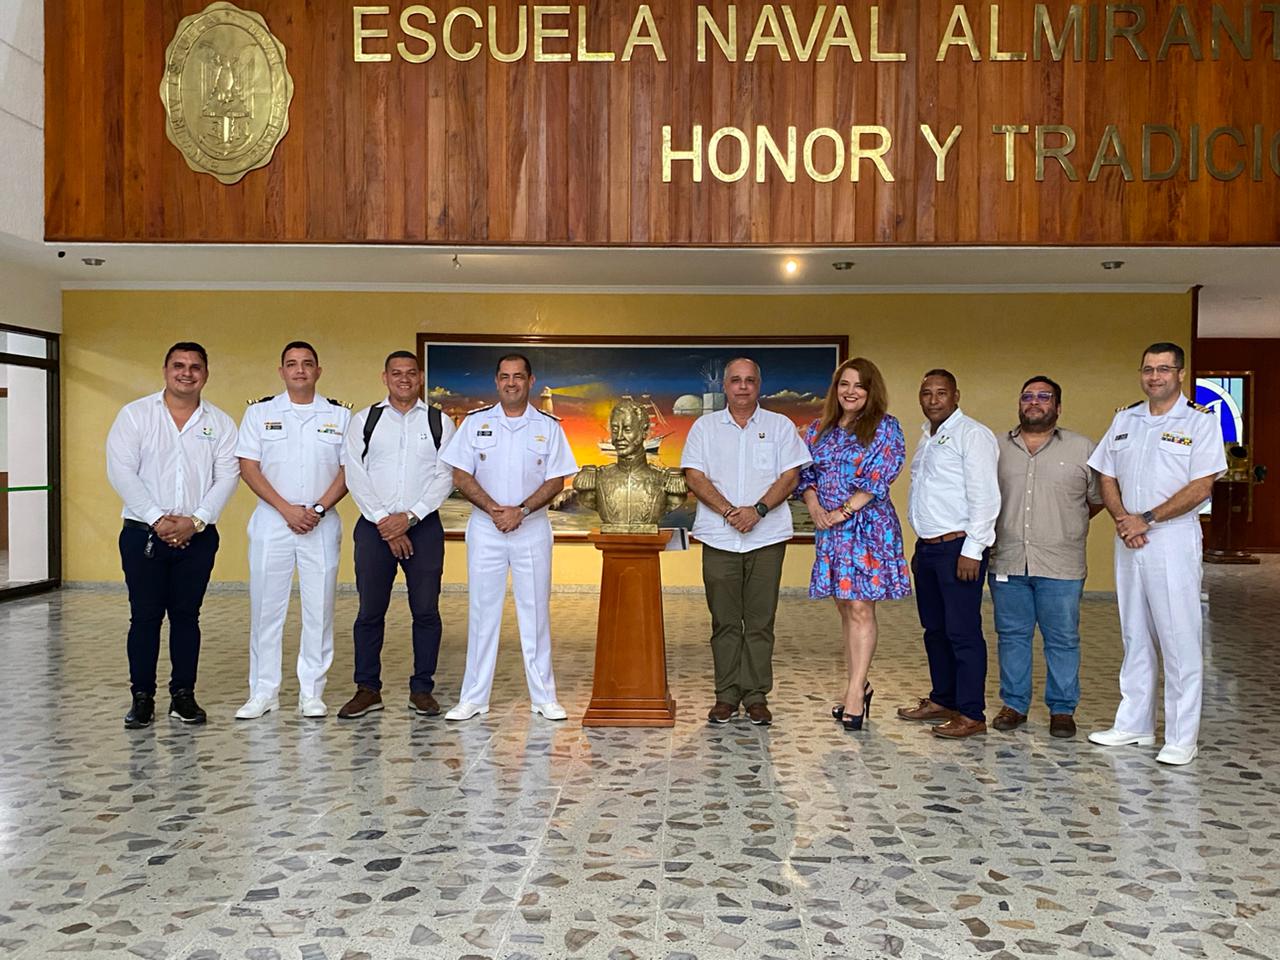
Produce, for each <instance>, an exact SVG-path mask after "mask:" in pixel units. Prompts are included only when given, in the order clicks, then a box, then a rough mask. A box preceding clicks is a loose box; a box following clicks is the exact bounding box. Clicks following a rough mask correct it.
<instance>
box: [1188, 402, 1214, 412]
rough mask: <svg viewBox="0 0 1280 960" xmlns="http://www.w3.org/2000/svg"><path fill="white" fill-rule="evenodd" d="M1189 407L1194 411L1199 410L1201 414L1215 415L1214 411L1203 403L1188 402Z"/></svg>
mask: <svg viewBox="0 0 1280 960" xmlns="http://www.w3.org/2000/svg"><path fill="white" fill-rule="evenodd" d="M1187 406H1188V407H1190V408H1191V409H1192V410H1199V411H1200V412H1201V413H1213V411H1212V410H1211V409H1210V408H1209V407H1206V406H1205V405H1204V404H1202V403H1196V402H1195V401H1194V400H1188V401H1187Z"/></svg>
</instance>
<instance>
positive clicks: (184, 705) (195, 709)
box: [169, 690, 209, 723]
mask: <svg viewBox="0 0 1280 960" xmlns="http://www.w3.org/2000/svg"><path fill="white" fill-rule="evenodd" d="M169 716H171V717H173V719H175V720H181V721H182V722H183V723H204V722H205V721H206V720H207V719H209V718H208V717H206V716H205V712H204V711H203V710H201V709H200V704H198V703H196V694H195V691H194V690H175V691H173V694H172V695H171V699H170V700H169Z"/></svg>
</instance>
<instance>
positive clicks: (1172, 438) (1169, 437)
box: [1160, 433, 1191, 447]
mask: <svg viewBox="0 0 1280 960" xmlns="http://www.w3.org/2000/svg"><path fill="white" fill-rule="evenodd" d="M1160 439H1161V440H1164V441H1167V442H1168V443H1176V444H1177V445H1178V446H1180V447H1189V446H1191V438H1190V437H1189V436H1187V435H1186V434H1185V433H1162V434H1160Z"/></svg>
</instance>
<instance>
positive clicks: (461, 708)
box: [444, 703, 489, 720]
mask: <svg viewBox="0 0 1280 960" xmlns="http://www.w3.org/2000/svg"><path fill="white" fill-rule="evenodd" d="M488 712H489V705H488V704H487V703H485V704H479V703H460V704H458V705H457V706H456V707H454V708H453V709H452V710H450V711H449V712H448V713H446V714H445V715H444V718H445V719H446V720H470V719H471V718H472V717H479V716H482V715H484V714H486V713H488Z"/></svg>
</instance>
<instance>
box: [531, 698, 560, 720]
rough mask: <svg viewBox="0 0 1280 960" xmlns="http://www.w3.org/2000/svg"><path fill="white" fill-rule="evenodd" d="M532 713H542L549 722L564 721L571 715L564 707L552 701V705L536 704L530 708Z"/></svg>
mask: <svg viewBox="0 0 1280 960" xmlns="http://www.w3.org/2000/svg"><path fill="white" fill-rule="evenodd" d="M529 712H530V713H540V714H542V715H543V716H544V717H546V718H547V719H548V720H564V719H566V718H568V716H569V714H568V713H566V712H565V709H564V707H562V706H560V704H558V703H556V702H555V701H554V700H552V701H551V702H550V703H535V704H534V705H533V706H531V707H530V708H529Z"/></svg>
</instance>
